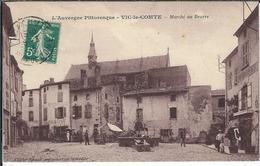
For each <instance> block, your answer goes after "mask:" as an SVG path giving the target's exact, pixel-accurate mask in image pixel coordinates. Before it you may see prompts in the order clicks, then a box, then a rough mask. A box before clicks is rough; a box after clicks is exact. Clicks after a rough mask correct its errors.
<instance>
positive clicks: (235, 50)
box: [222, 46, 238, 63]
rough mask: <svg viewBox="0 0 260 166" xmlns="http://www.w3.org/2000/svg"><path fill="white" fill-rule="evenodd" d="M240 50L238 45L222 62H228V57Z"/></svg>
mask: <svg viewBox="0 0 260 166" xmlns="http://www.w3.org/2000/svg"><path fill="white" fill-rule="evenodd" d="M237 51H238V46H236V48H234V49H233V50H232V52H231V53H230V54H229V55H228V56H227V57H226V58H225V59H224V60H223V61H222V63H226V62H227V60H228V59H230V58H232V57H233V56H234V55H236V53H237Z"/></svg>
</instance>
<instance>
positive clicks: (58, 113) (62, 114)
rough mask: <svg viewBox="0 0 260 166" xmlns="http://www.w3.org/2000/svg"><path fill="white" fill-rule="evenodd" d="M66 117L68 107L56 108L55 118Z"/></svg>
mask: <svg viewBox="0 0 260 166" xmlns="http://www.w3.org/2000/svg"><path fill="white" fill-rule="evenodd" d="M64 117H66V107H58V108H55V118H57V119H62V118H64Z"/></svg>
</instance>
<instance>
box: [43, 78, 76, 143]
mask: <svg viewBox="0 0 260 166" xmlns="http://www.w3.org/2000/svg"><path fill="white" fill-rule="evenodd" d="M70 107H71V103H70V87H69V82H67V81H60V82H55V81H54V79H53V78H50V80H45V81H44V84H42V85H41V86H40V112H39V136H40V138H41V139H48V134H50V132H51V133H53V134H54V135H56V136H57V137H62V134H64V133H65V130H66V129H67V128H69V127H70V126H71V118H70V117H71V114H70Z"/></svg>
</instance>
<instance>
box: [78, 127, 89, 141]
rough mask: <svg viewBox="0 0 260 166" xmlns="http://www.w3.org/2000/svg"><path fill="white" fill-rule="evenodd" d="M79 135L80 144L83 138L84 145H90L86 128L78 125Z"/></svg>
mask: <svg viewBox="0 0 260 166" xmlns="http://www.w3.org/2000/svg"><path fill="white" fill-rule="evenodd" d="M78 136H79V142H80V143H81V144H82V142H83V140H84V142H85V145H90V143H89V135H88V130H83V127H82V126H80V130H79V131H78Z"/></svg>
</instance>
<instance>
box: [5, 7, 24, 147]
mask: <svg viewBox="0 0 260 166" xmlns="http://www.w3.org/2000/svg"><path fill="white" fill-rule="evenodd" d="M2 5H3V8H2V9H3V29H2V32H3V40H2V41H3V49H2V55H3V58H2V62H3V63H2V65H3V72H2V73H3V80H2V89H3V91H2V108H3V109H2V112H3V129H4V130H3V146H9V145H10V146H15V145H16V144H17V141H18V138H19V135H18V130H17V127H18V126H17V120H18V119H19V118H20V112H21V111H22V81H23V80H22V75H23V71H22V70H21V69H20V68H19V66H18V64H17V61H16V60H15V58H14V56H12V55H10V47H11V46H10V40H9V39H10V37H15V32H14V28H13V21H12V16H11V12H10V8H9V7H8V6H7V5H6V4H5V3H2Z"/></svg>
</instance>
